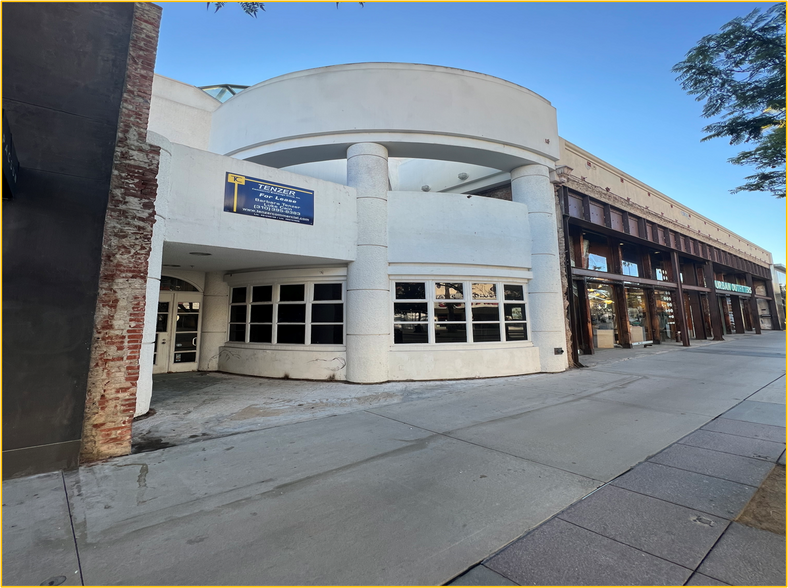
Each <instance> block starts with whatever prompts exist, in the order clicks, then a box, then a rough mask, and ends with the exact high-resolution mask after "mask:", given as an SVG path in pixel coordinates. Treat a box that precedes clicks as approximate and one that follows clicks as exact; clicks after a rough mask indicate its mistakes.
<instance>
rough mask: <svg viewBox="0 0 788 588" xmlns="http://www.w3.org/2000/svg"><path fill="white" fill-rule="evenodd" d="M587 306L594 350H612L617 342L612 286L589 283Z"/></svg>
mask: <svg viewBox="0 0 788 588" xmlns="http://www.w3.org/2000/svg"><path fill="white" fill-rule="evenodd" d="M588 304H589V307H590V309H591V331H592V333H593V336H594V348H595V349H612V348H613V347H615V346H616V343H617V342H618V327H617V325H616V305H615V302H614V298H613V286H607V285H604V284H593V283H590V282H589V284H588Z"/></svg>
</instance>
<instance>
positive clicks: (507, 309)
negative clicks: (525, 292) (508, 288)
mask: <svg viewBox="0 0 788 588" xmlns="http://www.w3.org/2000/svg"><path fill="white" fill-rule="evenodd" d="M504 316H505V317H506V320H507V321H524V320H525V304H504Z"/></svg>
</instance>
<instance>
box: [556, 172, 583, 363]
mask: <svg viewBox="0 0 788 588" xmlns="http://www.w3.org/2000/svg"><path fill="white" fill-rule="evenodd" d="M561 193H562V194H563V196H564V198H560V199H559V200H560V201H561V202H562V211H563V218H562V221H563V229H564V268H566V300H567V301H568V302H569V333H570V337H571V339H572V345H571V347H570V349H569V351H570V355H571V359H572V363H573V364H574V365H580V359H579V356H578V353H577V337H578V335H579V330H578V326H577V324H576V321H575V309H576V308H577V301H576V300H575V297H574V288H572V261H571V257H570V250H571V247H572V243H571V239H570V236H569V211H568V210H567V209H566V208H565V207H564V206H563V203H564V202H565V200H566V188H565V187H563V186H562V187H561Z"/></svg>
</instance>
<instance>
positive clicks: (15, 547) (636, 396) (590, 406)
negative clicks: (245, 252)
mask: <svg viewBox="0 0 788 588" xmlns="http://www.w3.org/2000/svg"><path fill="white" fill-rule="evenodd" d="M643 351H645V353H642V354H637V355H635V354H631V355H623V356H622V355H619V356H617V357H612V358H611V359H610V360H609V361H602V360H603V359H604V358H603V357H602V354H600V355H599V356H598V357H597V358H596V359H597V360H598V363H596V364H595V365H594V366H593V367H589V368H585V369H578V370H572V371H569V372H566V373H562V374H540V375H534V376H524V377H520V378H498V379H490V380H475V381H470V382H430V383H418V384H417V383H407V384H405V383H401V384H384V385H379V386H352V385H348V384H340V383H325V384H314V383H304V382H295V381H289V382H275V383H272V381H270V380H258V379H252V378H241V377H237V376H221V375H214V374H209V375H204V376H203V375H187V376H177V375H176V376H169V377H168V378H167V379H161V380H159V381H157V382H156V386H157V387H156V391H154V407H156V408H157V409H159V410H157V414H156V415H155V416H153V417H151V418H149V419H145V420H142V421H138V422H137V423H136V424H135V429H136V431H135V435H136V436H137V439H138V440H139V439H141V438H143V437H145V436H146V435H147V436H148V438H156V437H155V435H159V437H158V438H160V439H162V442H171V443H173V445H174V446H172V447H168V448H164V449H159V450H154V451H148V452H143V453H138V454H135V455H130V456H126V457H121V458H116V459H112V460H108V461H106V462H103V463H99V464H95V465H92V466H88V467H82V468H80V469H79V470H76V471H71V472H65V473H54V474H47V475H43V476H34V477H31V478H23V479H19V480H10V481H7V482H4V484H3V489H4V493H3V503H4V508H3V515H4V516H3V583H4V584H8V585H14V584H41V583H50V584H56V583H64V584H79V583H84V584H90V585H94V584H179V585H195V584H196V585H204V584H253V585H260V584H264V585H265V584H286V585H295V584H309V585H316V584H330V585H337V584H343V585H347V584H351V585H353V584H378V585H380V584H395V585H402V584H411V585H413V584H422V585H436V584H443V583H446V582H449V581H451V580H452V579H453V578H456V577H457V576H458V575H460V574H462V573H463V572H465V571H466V570H474V569H476V570H488V571H490V572H491V573H494V574H500V573H501V570H502V568H498V571H492V567H494V566H488V565H487V564H488V563H489V561H491V560H492V559H494V558H496V557H501V555H502V554H504V553H506V552H507V549H506V548H507V546H509V551H510V552H511V550H512V546H514V545H517V544H518V543H517V542H518V541H524V540H526V539H527V538H528V537H534V536H536V533H537V532H540V533H542V534H543V535H545V537H544V540H545V541H548V543H545V545H550V543H549V541H556V540H557V541H558V544H560V545H563V546H564V547H567V546H568V548H569V551H568V552H559V551H555V550H553V551H552V552H550V553H548V554H547V556H546V557H542V558H541V559H540V558H532V559H530V560H526V561H530V562H541V563H542V564H544V565H546V566H550V565H552V566H553V568H556V567H558V569H563V570H565V571H566V570H569V569H574V568H583V567H587V568H588V569H592V568H591V567H589V566H590V564H588V563H586V562H585V560H584V559H583V558H582V557H579V555H578V554H580V555H582V554H583V553H584V552H585V551H587V550H589V549H590V550H591V551H593V552H594V553H598V554H600V557H603V558H606V559H604V561H608V562H610V564H611V566H613V568H615V566H616V565H618V566H620V567H621V568H622V569H623V570H624V571H625V572H626V573H623V574H622V575H620V576H618V581H614V582H612V583H613V584H628V583H637V584H645V583H664V584H682V583H684V582H689V583H698V582H702V581H707V582H709V583H719V582H720V579H713V578H720V576H721V575H722V574H723V572H721V571H718V570H720V569H722V568H724V567H725V566H726V564H727V563H728V562H730V561H733V559H732V558H733V556H734V555H735V554H737V553H741V552H746V553H747V554H749V556H748V557H749V558H750V560H748V561H751V562H753V565H751V566H750V567H749V568H746V567H745V568H741V567H740V568H738V569H739V571H738V572H736V573H737V574H738V575H735V574H734V575H731V576H730V577H728V583H737V584H742V583H743V584H756V583H763V580H764V578H773V577H774V575H775V574H780V573H782V574H783V578H784V567H783V568H782V571H781V570H780V569H779V565H780V562H779V561H778V562H775V561H774V558H773V557H772V559H768V558H766V559H764V557H763V554H764V553H767V554H772V555H773V551H774V550H773V542H770V541H765V540H764V539H763V537H764V536H763V535H760V534H759V533H766V534H767V535H768V536H769V537H771V536H774V535H775V534H774V533H771V532H770V531H764V530H762V529H754V528H752V527H748V526H746V525H742V524H741V522H731V519H733V518H735V517H736V515H737V514H738V512H739V511H741V509H742V508H743V507H744V506H745V504H746V503H747V502H748V500H749V499H750V496H751V495H752V494H754V492H755V490H756V487H757V486H758V485H760V479H763V478H764V477H765V476H766V475H767V474H768V471H763V470H764V469H765V467H767V466H768V467H769V468H770V467H771V465H773V464H774V462H775V461H777V460H778V458H780V454H781V453H782V452H783V449H784V440H785V437H784V426H785V422H784V418H785V414H784V410H785V380H784V374H785V342H784V338H783V333H765V334H764V335H762V336H755V335H752V336H740V337H736V338H730V340H728V341H725V342H721V343H714V344H706V345H693V347H691V348H689V349H682V348H676V347H668V346H665V348H663V349H656V348H649V349H647V350H643ZM192 378H193V380H192ZM163 383H164V384H166V385H168V386H170V387H171V388H172V389H173V390H174V392H173V393H172V394H171V395H170V396H171V397H170V399H169V400H165V398H164V396H165V395H164V394H159V396H158V398H157V396H156V394H157V392H162V390H163ZM176 384H177V385H176ZM197 386H200V388H199V389H197ZM212 389H213V390H212ZM192 394H194V395H193V396H192ZM386 394H390V395H391V396H388V397H387V396H385V395H386ZM261 396H262V397H264V398H268V401H265V400H262V399H261ZM337 398H339V400H337ZM198 399H199V400H198ZM305 400H308V402H305ZM745 400H746V402H744V403H743V402H742V401H745ZM167 403H170V405H169V407H168V406H166V404H167ZM299 404H302V405H303V406H298V405H299ZM222 406H223V407H225V410H223V409H222V408H221V407H222ZM311 406H315V408H311ZM227 407H232V409H230V410H226V408H227ZM250 407H251V408H250ZM268 411H279V412H277V413H276V414H272V412H268ZM728 411H732V412H728ZM239 413H240V417H239V416H238V415H239ZM723 413H727V416H725V417H724V418H721V419H718V418H717V417H719V416H720V415H722V414H723ZM146 423H147V424H146ZM167 423H168V424H167ZM753 423H755V425H757V426H756V427H755V429H758V430H754V429H753ZM143 425H144V427H143ZM762 427H766V428H765V429H762V430H760V429H759V428H762ZM769 427H771V428H769ZM699 429H700V430H699ZM779 429H782V437H781V439H782V441H780V439H779V438H778V439H775V438H774V437H773V436H774V435H775V434H777V435H779V433H780V431H779ZM144 431H147V433H145V432H144ZM764 431H765V432H764ZM203 433H206V435H203ZM191 435H197V437H191ZM764 435H766V436H770V437H769V438H766V437H764ZM209 437H213V438H209ZM167 440H169V441H167ZM679 446H680V447H679ZM742 446H744V447H745V448H746V449H742ZM676 447H678V448H679V449H678V450H676V449H675V448H676ZM663 450H664V451H663ZM699 450H700V451H701V452H703V451H705V452H707V453H705V454H704V458H703V459H698V456H697V455H694V454H693V452H695V453H697V452H698V451H699ZM743 451H748V452H749V453H747V454H746V455H742V452H743ZM737 452H738V453H737ZM658 454H659V455H658ZM712 458H714V459H712ZM723 458H725V459H723ZM733 458H741V459H743V460H744V461H741V460H737V459H733ZM681 460H685V461H681ZM727 460H732V461H731V462H730V463H734V466H731V465H730V463H728V461H727ZM698 463H700V464H701V465H703V466H704V467H712V466H713V467H717V468H722V470H717V471H716V472H715V471H708V470H706V473H699V472H693V471H691V467H696V466H697V464H698ZM725 463H728V465H725ZM693 464H695V465H693ZM715 464H716V465H715ZM726 468H727V469H726ZM722 471H724V472H726V473H725V475H724V476H723V475H722V474H721V472H722ZM730 472H733V473H730ZM668 474H670V475H668ZM628 476H629V478H628ZM693 476H695V477H693ZM758 476H761V478H760V479H759V480H758V481H756V478H758ZM734 478H735V479H734ZM688 480H689V481H690V482H691V483H689V482H688ZM659 484H662V486H661V488H662V489H661V490H660V492H662V494H661V495H659V496H653V495H649V492H651V494H654V493H655V492H656V490H653V491H652V490H650V488H652V487H659ZM600 487H601V489H600V490H598V491H597V492H594V491H595V490H597V489H598V488H600ZM681 487H689V488H690V489H691V490H692V492H693V493H694V494H693V496H694V499H695V500H698V501H701V503H695V504H683V505H682V504H677V503H676V502H677V501H678V500H679V497H678V495H677V494H675V490H676V488H681ZM745 490H746V491H745ZM704 491H710V492H711V499H710V498H709V497H706V498H704ZM592 492H593V494H592ZM671 492H673V494H671ZM606 494H607V496H606ZM614 494H615V495H614ZM589 495H590V496H589ZM625 495H626V496H628V497H629V498H630V502H633V503H636V502H637V501H638V500H644V499H646V498H648V499H649V501H650V504H651V506H652V507H653V508H651V509H649V510H650V511H657V512H658V511H660V510H663V511H664V510H666V509H667V511H670V512H667V513H666V514H665V518H664V520H662V522H661V523H660V525H661V527H659V526H656V525H655V526H649V525H647V524H646V525H645V526H641V527H640V531H639V535H640V537H641V539H640V540H641V541H645V543H641V544H638V545H635V546H633V545H630V544H628V543H627V542H628V541H629V542H635V541H636V539H635V538H632V537H635V535H637V534H638V533H634V532H633V531H632V529H631V528H629V529H625V530H624V531H621V534H619V535H616V536H615V537H613V538H611V537H608V536H605V533H608V534H610V533H612V531H610V532H608V531H604V530H600V528H596V529H595V530H594V529H588V528H587V527H589V526H593V525H592V522H589V521H593V520H598V521H602V522H604V516H603V514H604V512H605V504H610V503H613V505H614V507H615V508H616V509H618V510H619V511H621V512H638V511H639V509H638V508H637V505H636V507H635V508H632V509H629V510H627V509H623V508H622V505H624V504H625V502H624V501H622V500H621V498H620V497H621V496H625ZM630 495H634V496H635V497H636V498H632V496H630ZM584 497H588V498H586V500H581V499H583V498H584ZM600 497H601V498H600ZM703 500H705V501H706V502H705V503H703V502H702V501H703ZM594 502H596V503H597V511H595V513H585V514H584V513H583V512H579V513H577V512H576V513H575V516H576V518H575V519H573V520H572V521H571V522H570V521H568V520H566V519H567V518H569V515H567V516H565V517H564V516H563V515H562V516H556V515H557V514H559V513H567V512H569V511H568V510H567V507H571V508H576V509H578V510H580V506H583V508H585V506H584V505H593V504H594ZM707 503H708V504H707ZM709 504H711V506H709ZM600 505H601V506H600ZM676 508H683V509H687V510H689V511H691V513H692V515H691V516H692V517H695V518H696V519H697V520H696V521H695V522H693V523H692V524H689V525H688V524H687V523H686V521H684V520H683V519H682V520H681V521H679V522H680V523H681V524H679V522H677V523H676V525H677V528H685V529H686V528H689V529H691V530H692V531H693V532H695V533H701V535H702V536H703V541H705V542H704V543H703V545H708V540H709V535H708V534H707V531H706V530H705V529H706V528H712V529H714V528H715V527H714V526H711V525H709V524H708V522H707V521H711V522H712V523H715V525H716V529H715V532H716V530H719V529H720V528H721V527H722V526H723V525H725V533H724V534H722V535H720V537H719V538H718V539H719V540H718V541H716V542H715V543H713V546H712V547H711V551H710V552H708V553H707V554H706V555H705V556H703V557H702V560H701V563H700V564H699V565H698V566H696V561H695V559H692V560H687V559H686V554H681V553H680V554H679V555H673V554H671V555H670V556H669V557H668V556H667V555H666V554H665V553H663V554H662V555H654V554H652V553H649V550H653V549H657V548H656V547H654V546H653V545H654V544H659V545H663V546H664V545H665V543H666V542H665V535H664V532H660V531H659V529H662V530H663V531H664V529H668V530H670V529H672V528H673V527H672V521H676V520H677V519H676V511H675V509H676ZM681 512H684V511H681ZM684 514H685V515H686V514H687V513H684ZM584 517H585V518H584ZM595 517H596V518H595ZM545 521H547V523H546V524H544V525H543V524H542V523H545ZM551 524H553V528H548V525H551ZM566 525H569V526H570V527H572V530H573V532H572V533H567V531H566V529H567V527H566ZM584 525H585V527H584ZM581 527H583V528H582V529H581V530H582V531H584V533H585V534H584V535H583V534H582V533H581V534H578V533H577V532H574V529H580V528H581ZM544 529H547V532H545V531H544ZM531 531H533V532H531ZM580 535H583V536H582V537H581V536H580ZM767 539H768V537H767ZM783 541H784V539H783ZM668 543H669V542H668ZM683 544H684V543H682V545H683ZM553 545H556V543H553ZM573 546H574V551H573V550H572V547H573ZM608 548H610V549H608ZM633 550H634V553H633ZM674 551H676V550H674ZM679 551H680V550H679ZM695 551H697V549H696V550H695ZM695 557H696V558H697V557H698V556H697V554H695ZM671 558H672V559H671ZM682 558H684V559H682ZM677 559H678V560H680V561H674V560H677ZM645 560H648V562H649V563H648V565H646V564H643V561H645ZM621 562H625V563H623V564H622V563H621ZM480 563H482V565H478V564H480ZM521 563H522V560H521V561H520V564H521ZM520 564H517V565H520ZM630 564H632V565H630ZM651 564H653V565H651ZM782 565H783V566H784V559H783V560H782ZM633 566H634V569H635V571H634V573H633V572H632V569H633ZM638 566H640V567H638ZM531 567H532V568H533V566H531ZM638 570H640V571H638ZM660 570H662V572H660ZM741 570H744V572H742V571H741ZM707 572H708V573H707ZM693 574H694V575H693ZM715 574H716V575H715ZM567 577H568V576H567ZM589 577H591V576H589ZM706 578H711V579H709V580H706ZM506 579H507V582H508V583H512V582H513V580H512V578H510V577H509V576H506ZM514 581H516V582H518V583H523V584H527V583H533V582H529V579H528V577H522V576H517V577H516V578H514ZM722 582H725V579H722ZM478 583H486V582H478ZM543 583H549V582H543ZM559 583H564V582H559Z"/></svg>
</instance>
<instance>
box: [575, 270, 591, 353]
mask: <svg viewBox="0 0 788 588" xmlns="http://www.w3.org/2000/svg"><path fill="white" fill-rule="evenodd" d="M577 295H578V296H577V297H578V303H579V304H578V307H579V309H580V325H579V327H580V328H581V329H583V353H584V354H586V355H593V354H594V330H593V327H592V326H591V303H590V302H589V300H588V286H587V284H586V280H585V278H584V279H583V280H578V281H577Z"/></svg>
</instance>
